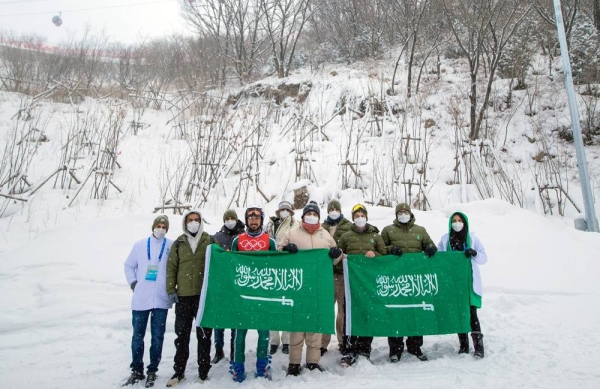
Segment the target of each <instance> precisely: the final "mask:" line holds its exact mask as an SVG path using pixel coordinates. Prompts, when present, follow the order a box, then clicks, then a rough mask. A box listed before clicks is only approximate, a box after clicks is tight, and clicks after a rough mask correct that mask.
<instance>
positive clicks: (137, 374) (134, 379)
mask: <svg viewBox="0 0 600 389" xmlns="http://www.w3.org/2000/svg"><path fill="white" fill-rule="evenodd" d="M144 378H146V377H145V376H144V373H142V372H141V371H135V370H132V371H131V375H130V376H129V378H127V381H125V383H124V384H123V385H121V386H129V385H135V384H137V383H138V382H139V381H141V380H143V379H144Z"/></svg>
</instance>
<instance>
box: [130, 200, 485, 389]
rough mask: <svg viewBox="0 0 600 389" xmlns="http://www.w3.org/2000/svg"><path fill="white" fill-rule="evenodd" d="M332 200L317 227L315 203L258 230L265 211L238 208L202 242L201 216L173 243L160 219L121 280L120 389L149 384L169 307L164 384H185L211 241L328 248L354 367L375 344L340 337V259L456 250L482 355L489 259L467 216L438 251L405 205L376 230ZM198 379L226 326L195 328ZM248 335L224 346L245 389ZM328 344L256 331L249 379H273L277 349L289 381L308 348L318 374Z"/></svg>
mask: <svg viewBox="0 0 600 389" xmlns="http://www.w3.org/2000/svg"><path fill="white" fill-rule="evenodd" d="M341 208H342V207H341V204H340V202H339V201H338V200H335V199H334V200H331V201H330V202H329V203H328V205H327V216H326V217H325V220H324V222H323V223H321V210H320V208H319V206H318V204H316V203H314V202H309V203H308V204H307V205H306V206H305V207H304V208H303V209H302V215H301V217H300V220H297V219H295V218H294V216H295V212H294V209H293V207H292V204H290V203H289V202H287V201H282V202H280V203H279V206H278V209H277V211H276V212H275V214H276V216H275V217H271V218H269V220H268V223H267V224H266V225H265V214H264V211H263V210H262V208H261V207H258V206H256V207H249V208H247V209H246V211H245V213H244V222H242V221H241V220H240V219H239V218H238V216H237V213H236V212H235V210H231V209H230V210H227V211H226V212H225V213H224V215H223V226H222V228H221V229H220V231H219V232H217V233H216V234H214V235H212V236H211V235H209V234H208V233H207V232H206V231H204V219H203V217H202V214H201V213H200V211H189V212H187V213H186V214H185V215H184V217H183V222H182V229H183V234H182V235H180V236H179V237H178V238H177V239H176V240H175V241H172V240H170V239H168V238H166V236H165V235H166V233H167V231H168V229H169V219H168V218H167V216H164V215H161V216H158V217H157V218H156V219H154V221H153V223H152V234H151V235H150V237H148V238H145V239H142V240H140V241H138V242H136V243H135V244H134V246H133V248H132V250H131V252H130V254H129V256H128V258H127V260H126V261H125V275H126V278H127V282H128V284H129V285H130V287H131V289H132V291H133V298H132V326H133V337H132V342H131V353H132V362H131V365H130V368H131V375H130V376H129V378H128V380H127V381H126V382H125V383H124V385H123V386H126V385H133V384H135V383H137V382H139V381H142V380H144V379H146V383H145V386H146V387H152V386H154V383H155V381H156V372H157V371H158V364H159V362H160V360H161V355H162V346H163V340H164V334H165V329H166V319H167V312H168V309H170V308H171V307H172V305H173V304H175V335H176V340H175V349H176V352H175V357H174V366H173V368H174V374H173V376H172V377H171V379H169V380H168V381H167V385H166V386H167V387H174V386H176V385H178V384H179V383H180V382H181V381H183V380H185V368H186V364H187V361H188V358H189V343H190V333H191V330H192V327H193V321H194V319H195V318H196V314H197V311H198V305H199V300H200V292H201V290H202V284H203V281H204V265H205V255H206V249H207V247H208V246H209V245H210V244H212V243H215V244H218V245H219V246H221V247H222V248H224V249H225V250H230V251H257V250H270V251H276V250H279V251H287V252H288V253H291V254H294V253H297V252H298V250H309V249H317V248H319V249H323V248H325V249H329V257H330V258H331V260H332V263H333V278H334V298H335V302H336V304H337V306H338V309H337V315H336V323H335V327H336V336H337V341H338V348H339V351H340V353H341V355H342V357H341V363H342V365H344V366H351V365H353V364H354V363H355V362H356V360H357V358H358V357H360V356H363V357H365V358H367V359H369V358H370V354H371V344H372V341H373V337H364V336H347V335H345V333H344V322H345V317H344V316H345V309H344V275H343V264H342V260H343V259H344V258H345V254H360V255H364V256H365V257H367V258H373V257H376V256H380V255H386V254H390V255H395V256H398V257H400V256H402V255H403V254H404V253H418V252H423V253H425V255H426V256H427V257H433V256H434V255H435V254H436V252H437V251H462V252H464V255H465V256H466V257H467V258H469V259H471V262H472V268H473V288H472V291H471V295H470V305H471V308H470V315H471V317H470V319H471V338H472V339H473V344H474V348H475V353H474V355H475V356H476V357H479V358H483V357H484V347H483V335H482V334H481V327H480V324H479V319H478V317H477V308H480V307H481V302H482V300H481V296H482V287H481V277H480V273H479V267H478V265H483V264H485V263H486V262H487V255H486V252H485V248H484V247H483V245H482V244H481V241H480V240H479V239H478V238H477V237H476V236H475V235H473V234H472V233H471V231H470V228H469V223H468V219H467V216H466V215H465V214H463V213H461V212H455V213H453V214H452V215H451V216H450V219H449V223H448V224H449V225H448V233H446V234H444V235H443V236H442V237H441V239H440V242H439V243H438V245H437V246H436V245H435V243H434V242H433V241H432V239H431V238H430V236H429V234H428V233H427V231H426V229H425V228H424V227H422V226H419V225H417V224H415V216H414V214H413V213H412V211H411V208H410V206H409V205H408V204H405V203H402V204H398V205H397V206H396V208H395V218H394V220H393V222H392V224H390V225H388V226H386V227H385V228H383V230H382V231H381V233H379V229H378V228H377V227H375V226H373V225H371V224H369V223H368V212H367V208H366V207H365V206H364V205H362V204H357V205H355V206H354V207H353V208H352V212H351V220H349V219H347V218H345V217H344V215H343V214H342V210H341ZM149 319H150V332H151V346H150V364H149V365H148V366H147V373H146V376H145V375H144V363H143V355H144V335H145V332H146V327H147V324H148V320H149ZM196 324H197V326H196V338H197V359H198V380H199V381H200V382H203V381H204V380H206V379H207V378H208V372H209V370H210V368H211V366H212V365H214V364H217V363H219V362H220V361H221V360H222V359H223V358H224V357H225V353H224V345H225V339H224V329H211V328H205V327H200V326H199V323H196ZM213 331H214V333H215V339H214V344H215V355H214V357H213V358H212V360H211V358H210V350H211V343H212V342H211V338H212V332H213ZM247 331H248V330H247V329H232V330H231V340H230V342H229V344H230V354H229V360H230V368H229V372H230V374H231V375H232V378H233V380H234V381H236V382H243V381H244V379H245V377H246V372H245V338H246V334H247ZM458 338H459V350H458V353H461V354H462V353H469V338H468V334H466V333H465V334H458ZM330 341H331V335H329V334H317V333H303V332H293V333H286V332H283V333H280V332H278V331H269V330H267V329H265V330H258V341H257V349H256V354H257V355H256V357H257V359H256V373H255V376H256V377H264V378H267V379H270V377H271V367H270V362H271V355H272V354H275V353H276V352H277V351H278V349H279V345H280V344H281V345H282V352H283V353H285V354H288V353H289V365H288V367H287V375H291V376H297V375H299V374H300V371H301V359H302V352H303V346H304V344H306V363H305V368H306V369H308V370H318V371H323V368H322V367H321V365H320V364H319V363H320V358H321V356H322V355H324V354H325V353H326V352H327V351H328V346H329V343H330ZM388 345H389V360H390V362H391V363H397V362H398V361H400V358H401V356H402V353H403V351H404V339H403V338H402V337H390V338H388ZM422 345H423V337H422V336H409V337H408V338H407V339H406V350H407V351H408V353H410V354H412V355H414V356H415V357H417V358H418V359H419V360H421V361H427V356H426V355H425V354H424V353H423V351H422V350H421V346H422Z"/></svg>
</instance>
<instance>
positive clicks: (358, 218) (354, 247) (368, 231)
mask: <svg viewBox="0 0 600 389" xmlns="http://www.w3.org/2000/svg"><path fill="white" fill-rule="evenodd" d="M352 220H353V221H354V224H353V225H352V228H351V229H350V231H348V232H346V233H344V234H343V235H342V236H341V237H340V240H339V241H338V247H339V248H340V249H341V250H342V251H343V252H344V253H345V254H364V256H365V257H367V258H373V257H376V256H379V255H385V254H387V250H386V248H385V243H384V241H383V239H381V235H379V230H378V229H377V227H375V226H372V225H370V224H368V223H367V220H368V213H367V208H366V207H365V206H364V205H362V204H357V205H355V206H354V207H353V208H352ZM371 343H373V337H372V336H350V337H348V339H347V345H346V349H345V350H344V356H343V357H342V361H341V362H342V365H343V366H350V365H352V364H354V362H356V357H357V356H358V355H362V356H364V357H366V358H367V359H369V358H370V357H371Z"/></svg>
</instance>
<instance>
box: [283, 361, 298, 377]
mask: <svg viewBox="0 0 600 389" xmlns="http://www.w3.org/2000/svg"><path fill="white" fill-rule="evenodd" d="M299 374H300V364H296V363H290V364H289V365H288V368H287V374H286V376H288V375H293V376H298V375H299Z"/></svg>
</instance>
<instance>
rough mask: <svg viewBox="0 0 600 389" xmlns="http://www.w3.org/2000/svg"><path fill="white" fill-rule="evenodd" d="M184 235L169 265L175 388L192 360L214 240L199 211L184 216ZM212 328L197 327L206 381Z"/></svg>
mask: <svg viewBox="0 0 600 389" xmlns="http://www.w3.org/2000/svg"><path fill="white" fill-rule="evenodd" d="M182 228H183V234H182V235H180V236H179V237H178V238H177V240H175V242H173V246H172V247H171V253H170V254H169V261H168V262H167V293H168V295H169V298H170V299H171V301H172V302H174V303H176V305H175V335H177V338H176V339H175V349H176V350H175V364H174V366H173V369H174V370H175V374H174V375H173V377H172V378H171V379H170V380H169V381H168V382H167V387H172V386H175V385H177V384H179V383H180V382H181V381H183V380H185V367H186V364H187V361H188V358H189V354H190V351H189V346H190V333H191V331H192V324H193V322H194V319H195V318H196V314H197V313H198V303H199V301H200V291H201V290H202V284H203V282H204V262H205V260H204V258H205V255H206V248H207V247H208V245H210V244H211V243H212V242H211V237H210V235H209V234H208V233H206V232H205V231H204V220H203V218H202V215H201V214H200V212H199V211H190V212H187V213H186V214H185V215H184V216H183V222H182ZM211 336H212V329H210V328H205V327H198V326H197V327H196V338H197V339H198V350H197V356H198V376H199V379H200V381H204V380H206V378H207V376H208V371H209V370H210V367H211V365H210V347H211Z"/></svg>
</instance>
